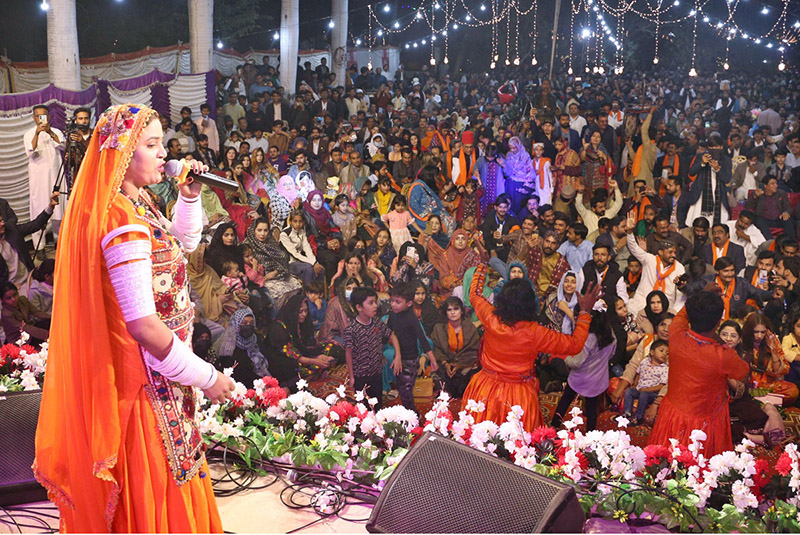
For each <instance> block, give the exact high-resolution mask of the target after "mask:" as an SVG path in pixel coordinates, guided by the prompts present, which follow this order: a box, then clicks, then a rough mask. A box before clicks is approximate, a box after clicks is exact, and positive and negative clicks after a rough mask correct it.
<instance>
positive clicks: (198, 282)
mask: <svg viewBox="0 0 800 535" xmlns="http://www.w3.org/2000/svg"><path fill="white" fill-rule="evenodd" d="M207 247H208V246H207V245H205V244H200V245H199V246H198V247H197V249H195V250H194V251H192V252H191V253H187V254H186V260H187V261H188V262H187V263H186V275H187V276H188V277H189V284H191V285H192V289H193V290H194V291H195V292H197V295H198V296H200V300H201V301H202V302H203V315H204V317H205V318H206V319H208V320H211V321H213V322H217V323H219V321H220V316H222V315H223V308H222V307H223V304H224V303H226V302H229V301H231V300H232V299H233V294H232V293H230V292H228V287H227V286H225V284H223V282H222V280H221V279H220V278H219V275H218V274H217V273H216V272H215V271H214V270H213V269H212V268H211V267H210V266H208V265H206V263H205V261H204V256H205V252H206V248H207ZM223 323H224V322H223Z"/></svg>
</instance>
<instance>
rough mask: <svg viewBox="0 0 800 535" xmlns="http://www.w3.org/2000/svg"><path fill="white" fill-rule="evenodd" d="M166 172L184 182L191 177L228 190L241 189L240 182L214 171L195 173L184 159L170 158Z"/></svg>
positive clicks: (165, 167) (202, 182)
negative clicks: (213, 172)
mask: <svg viewBox="0 0 800 535" xmlns="http://www.w3.org/2000/svg"><path fill="white" fill-rule="evenodd" d="M164 173H166V174H167V176H171V177H173V178H175V179H176V180H177V181H178V183H180V184H183V183H184V182H186V180H188V179H189V178H191V179H192V181H195V182H200V183H201V184H205V185H207V186H213V187H215V188H220V189H223V190H228V191H239V183H238V182H236V181H235V180H229V179H227V178H225V177H222V176H217V175H214V174H212V173H195V172H194V171H192V168H191V167H189V166H188V165H186V163H184V161H183V160H170V161H168V162H167V163H166V164H165V165H164Z"/></svg>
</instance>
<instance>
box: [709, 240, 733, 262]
mask: <svg viewBox="0 0 800 535" xmlns="http://www.w3.org/2000/svg"><path fill="white" fill-rule="evenodd" d="M730 244H731V240H728V241H727V242H725V247H723V248H722V256H728V245H730ZM717 258H719V257H718V256H717V246H716V245H714V244H713V243H712V244H711V260H712V262H711V267H714V264H716V263H717Z"/></svg>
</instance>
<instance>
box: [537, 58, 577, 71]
mask: <svg viewBox="0 0 800 535" xmlns="http://www.w3.org/2000/svg"><path fill="white" fill-rule="evenodd" d="M537 63H539V60H537V59H536V56H533V59H532V60H531V65H536V64H537ZM570 70H572V69H570ZM570 74H572V73H570Z"/></svg>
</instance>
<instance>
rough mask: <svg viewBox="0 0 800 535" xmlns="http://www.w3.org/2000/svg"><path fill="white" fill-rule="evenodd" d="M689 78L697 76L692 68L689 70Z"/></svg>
mask: <svg viewBox="0 0 800 535" xmlns="http://www.w3.org/2000/svg"><path fill="white" fill-rule="evenodd" d="M689 76H697V71H696V70H695V68H694V67H692V68H691V69H689Z"/></svg>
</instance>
